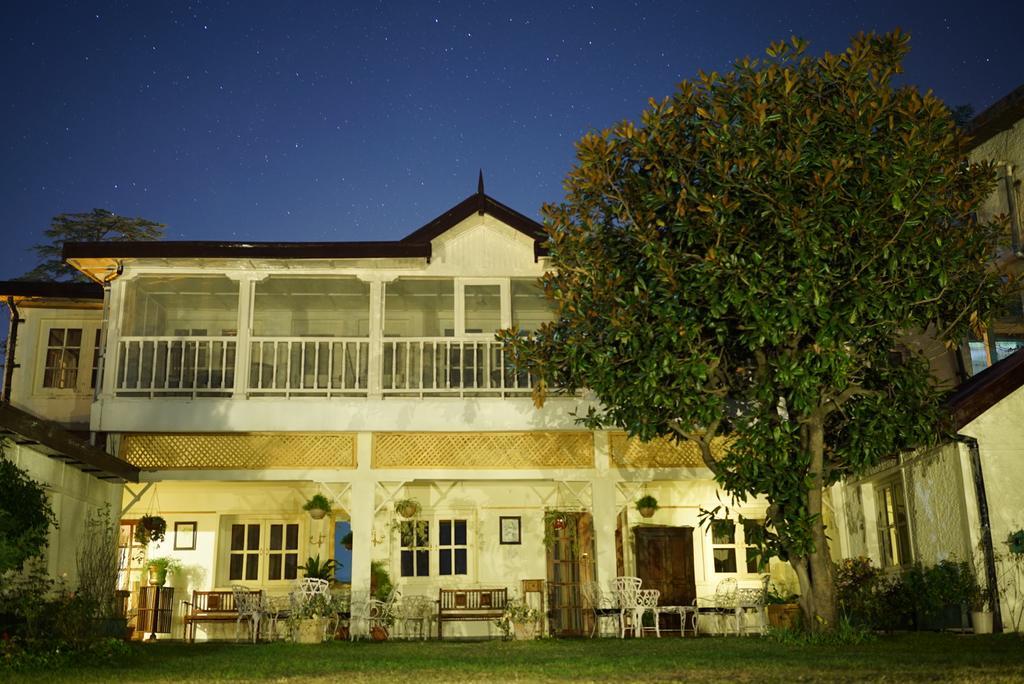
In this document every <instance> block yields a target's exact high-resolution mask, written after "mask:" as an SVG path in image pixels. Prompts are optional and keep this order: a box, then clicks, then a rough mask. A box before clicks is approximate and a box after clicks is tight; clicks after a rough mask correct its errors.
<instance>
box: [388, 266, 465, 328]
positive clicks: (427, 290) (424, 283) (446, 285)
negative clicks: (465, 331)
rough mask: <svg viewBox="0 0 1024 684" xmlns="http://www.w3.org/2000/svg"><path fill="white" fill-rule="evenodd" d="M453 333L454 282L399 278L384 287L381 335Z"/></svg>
mask: <svg viewBox="0 0 1024 684" xmlns="http://www.w3.org/2000/svg"><path fill="white" fill-rule="evenodd" d="M454 334H455V281H453V280H415V279H410V278H399V279H398V280H396V281H394V282H391V283H385V284H384V335H385V336H389V337H445V336H447V337H451V336H452V335H454Z"/></svg>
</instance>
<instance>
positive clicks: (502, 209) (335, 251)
mask: <svg viewBox="0 0 1024 684" xmlns="http://www.w3.org/2000/svg"><path fill="white" fill-rule="evenodd" d="M474 213H475V214H479V215H483V214H489V215H491V216H493V217H494V218H496V219H498V220H499V221H501V222H503V223H505V224H507V225H508V226H510V227H511V228H513V229H514V230H517V231H519V232H520V233H522V234H523V235H525V236H527V237H529V238H530V239H532V240H533V241H534V248H533V253H534V258H535V259H536V258H537V257H540V256H544V255H546V254H547V249H546V248H545V247H544V246H543V243H544V241H545V240H546V239H547V235H546V233H545V232H544V227H543V226H542V225H541V224H540V223H538V222H537V221H534V220H533V219H531V218H530V217H528V216H526V215H524V214H521V213H519V212H518V211H516V210H515V209H512V208H511V207H508V206H506V205H504V204H502V203H501V202H499V201H498V200H496V199H494V198H493V197H491V196H490V195H487V194H486V193H484V191H483V179H482V178H481V181H480V184H479V186H478V189H477V192H476V193H474V194H472V195H470V196H469V197H467V198H466V199H464V200H462V201H461V202H459V203H458V204H456V205H455V206H454V207H452V208H451V209H449V210H448V211H446V212H444V213H443V214H441V215H440V216H438V217H437V218H435V219H433V220H432V221H430V222H428V223H427V224H425V225H423V226H421V227H420V228H418V229H416V230H414V231H413V232H412V233H409V234H408V235H406V236H405V237H404V238H402V239H401V240H393V241H377V242H221V241H202V240H192V241H173V242H172V241H145V242H142V241H140V242H127V241H111V242H66V243H64V248H63V258H64V261H66V262H68V263H70V264H72V265H73V266H75V267H76V268H78V269H79V270H81V271H82V272H83V273H86V274H87V275H89V276H90V277H94V274H95V273H97V272H99V271H102V270H103V269H106V270H107V271H113V270H114V269H115V268H116V262H115V260H116V259H130V258H141V259H147V258H149V259H214V258H234V259H389V258H390V259H395V258H415V259H426V260H427V261H430V257H431V254H432V246H431V244H430V242H431V240H433V239H435V238H437V237H438V236H440V235H442V234H443V233H445V232H446V231H448V230H451V229H452V228H453V227H455V226H456V225H457V224H458V223H460V222H462V221H463V220H465V219H466V218H468V217H469V216H472V215H473V214H474Z"/></svg>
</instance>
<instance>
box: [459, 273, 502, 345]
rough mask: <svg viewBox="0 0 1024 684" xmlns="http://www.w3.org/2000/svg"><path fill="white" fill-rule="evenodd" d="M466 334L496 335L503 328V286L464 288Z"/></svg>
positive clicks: (465, 286) (472, 286)
mask: <svg viewBox="0 0 1024 684" xmlns="http://www.w3.org/2000/svg"><path fill="white" fill-rule="evenodd" d="M462 301H463V311H465V314H464V316H465V326H464V327H465V332H466V334H470V335H472V334H492V335H493V334H494V331H496V330H498V329H499V328H501V285H498V284H494V285H471V284H469V283H466V284H465V285H463V287H462Z"/></svg>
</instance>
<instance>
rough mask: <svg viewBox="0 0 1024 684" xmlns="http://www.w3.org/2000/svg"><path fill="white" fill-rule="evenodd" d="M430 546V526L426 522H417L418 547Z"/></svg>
mask: <svg viewBox="0 0 1024 684" xmlns="http://www.w3.org/2000/svg"><path fill="white" fill-rule="evenodd" d="M429 544H430V525H429V524H427V523H426V521H423V520H418V521H416V546H428V545H429Z"/></svg>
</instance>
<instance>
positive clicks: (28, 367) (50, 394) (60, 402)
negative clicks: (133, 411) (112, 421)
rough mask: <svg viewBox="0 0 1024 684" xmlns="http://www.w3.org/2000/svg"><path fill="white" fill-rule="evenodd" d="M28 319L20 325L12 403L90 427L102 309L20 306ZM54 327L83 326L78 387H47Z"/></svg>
mask: <svg viewBox="0 0 1024 684" xmlns="http://www.w3.org/2000/svg"><path fill="white" fill-rule="evenodd" d="M18 313H19V314H20V316H21V318H22V319H23V320H24V321H25V322H24V323H22V324H21V325H19V326H18V343H17V347H16V348H15V358H14V360H15V363H17V364H18V367H16V368H15V369H14V374H13V376H12V378H11V404H12V405H13V406H15V407H17V408H20V409H21V410H23V411H27V412H29V413H31V414H33V415H36V416H39V417H40V418H46V419H47V420H53V421H56V422H58V423H61V424H63V425H69V426H73V427H76V428H79V429H88V424H89V410H90V404H91V403H92V397H93V391H92V389H91V388H90V387H89V381H90V377H91V375H92V364H93V353H94V342H95V335H96V330H97V329H98V328H99V327H100V325H101V322H102V311H101V310H99V309H50V308H45V309H44V308H35V307H28V306H19V307H18ZM50 328H81V329H82V346H81V351H80V354H79V359H78V364H79V365H78V384H77V386H76V387H75V388H74V389H48V388H44V387H43V370H44V365H45V363H46V341H47V336H48V334H49V331H50Z"/></svg>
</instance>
